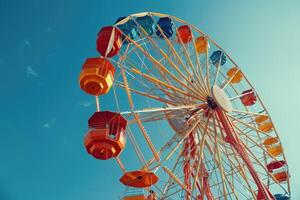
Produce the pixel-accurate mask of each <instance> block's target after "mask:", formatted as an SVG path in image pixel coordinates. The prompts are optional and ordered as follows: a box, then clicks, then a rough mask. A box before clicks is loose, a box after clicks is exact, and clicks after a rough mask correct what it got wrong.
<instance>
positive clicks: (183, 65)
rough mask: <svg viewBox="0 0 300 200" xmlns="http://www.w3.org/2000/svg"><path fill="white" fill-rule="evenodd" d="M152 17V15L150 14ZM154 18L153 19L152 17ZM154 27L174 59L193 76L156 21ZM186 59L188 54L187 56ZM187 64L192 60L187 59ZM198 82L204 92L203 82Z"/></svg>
mask: <svg viewBox="0 0 300 200" xmlns="http://www.w3.org/2000/svg"><path fill="white" fill-rule="evenodd" d="M151 17H152V16H151ZM152 19H153V17H152ZM153 20H154V19H153ZM156 27H157V28H158V30H159V31H160V33H161V35H162V36H163V38H164V40H165V41H166V43H167V44H168V46H169V47H170V49H171V51H172V53H173V55H174V56H175V57H176V59H177V60H178V62H179V64H180V65H181V66H182V67H183V69H184V70H185V72H186V73H187V74H188V76H189V77H193V76H192V74H191V73H190V71H189V70H188V68H187V67H186V65H185V64H184V63H183V60H182V59H181V57H180V56H179V54H178V52H177V51H176V50H175V48H174V46H173V44H172V43H171V41H170V39H169V38H168V37H166V35H165V33H164V31H163V30H162V28H161V27H160V26H159V24H157V23H156ZM188 59H190V58H189V56H188ZM189 64H190V65H191V64H192V62H191V60H189ZM198 83H199V85H198V86H199V89H200V90H201V91H202V92H204V93H205V91H206V90H205V84H204V82H203V83H201V82H198Z"/></svg>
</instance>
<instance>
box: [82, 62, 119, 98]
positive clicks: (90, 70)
mask: <svg viewBox="0 0 300 200" xmlns="http://www.w3.org/2000/svg"><path fill="white" fill-rule="evenodd" d="M115 71H116V70H115V67H114V66H113V65H112V64H111V63H110V62H109V61H108V60H107V59H105V58H88V59H87V60H86V61H85V63H84V65H83V67H82V71H81V73H80V76H79V83H80V88H81V89H82V90H83V91H85V92H86V93H88V94H91V95H95V96H99V95H102V94H106V93H107V92H108V91H109V90H110V88H111V86H112V84H113V81H114V74H115Z"/></svg>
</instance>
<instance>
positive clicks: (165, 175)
mask: <svg viewBox="0 0 300 200" xmlns="http://www.w3.org/2000/svg"><path fill="white" fill-rule="evenodd" d="M97 50H98V52H99V53H100V56H99V57H96V58H88V59H87V60H86V61H85V63H84V64H83V67H82V71H81V73H80V77H79V82H80V87H81V89H82V90H84V91H85V92H86V93H88V94H90V95H93V96H95V99H96V105H97V107H96V109H97V110H96V111H95V113H94V114H93V115H92V116H91V118H90V119H89V120H88V127H89V129H88V132H87V134H86V136H85V139H84V144H85V147H86V150H87V152H88V153H89V154H91V155H92V156H93V157H94V158H96V159H100V160H107V159H115V160H116V164H118V165H119V167H120V171H119V172H116V173H118V174H120V184H123V185H124V187H125V188H126V190H125V191H126V192H125V194H124V195H123V196H122V197H121V198H122V200H179V199H180V200H183V199H184V200H204V199H207V200H212V199H222V200H223V199H225V200H227V199H258V200H265V199H266V200H271V199H274V200H275V199H276V200H287V199H289V198H290V184H289V171H288V165H287V162H286V159H285V155H284V152H283V147H282V145H281V142H280V139H279V137H278V134H277V132H276V129H275V126H274V124H273V122H272V120H271V118H270V115H269V113H268V112H267V110H266V108H265V106H264V105H263V102H262V101H261V99H260V98H259V96H258V95H257V92H256V90H255V89H254V88H253V87H252V85H251V84H250V82H249V81H248V79H247V78H246V76H245V74H244V73H243V72H242V70H241V68H240V67H239V66H238V65H237V64H236V63H235V62H234V61H233V60H232V58H231V57H230V56H229V55H228V53H226V52H225V51H224V50H223V49H222V48H221V47H220V46H219V45H218V44H217V43H216V42H215V41H213V40H212V39H211V38H210V37H209V36H208V35H206V34H205V33H203V32H202V31H201V30H199V29H198V28H196V27H195V26H193V25H191V24H189V23H187V22H185V21H183V20H181V19H179V18H177V17H174V16H170V15H166V14H160V13H153V12H146V13H139V14H133V15H130V16H127V17H121V18H119V19H118V20H117V21H116V22H115V23H114V24H113V25H112V26H106V27H103V28H102V29H101V30H100V31H99V33H98V37H97ZM103 95H108V96H109V97H110V98H107V99H110V100H107V99H106V100H102V99H105V98H104V97H102V96H103ZM112 99H114V100H112ZM100 105H101V106H100ZM100 107H101V108H100ZM104 108H109V110H103V109H104ZM112 181H117V180H112Z"/></svg>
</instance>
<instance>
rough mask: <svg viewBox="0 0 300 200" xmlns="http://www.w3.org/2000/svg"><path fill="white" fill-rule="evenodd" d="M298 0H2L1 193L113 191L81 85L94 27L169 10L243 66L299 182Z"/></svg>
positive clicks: (47, 198)
mask: <svg viewBox="0 0 300 200" xmlns="http://www.w3.org/2000/svg"><path fill="white" fill-rule="evenodd" d="M299 9H300V1H297V0H295V1H279V0H266V1H259V0H252V1H233V0H228V1H221V0H218V1H203V0H191V1H179V0H177V1H175V0H174V1H170V0H169V1H155V0H147V1H146V0H128V1H124V0H123V1H121V0H115V1H113V3H112V1H109V0H101V1H99V0H90V1H75V0H72V1H71V0H64V1H59V0H52V1H43V2H42V1H38V0H28V1H20V0H19V1H13V0H11V1H9V0H0V26H1V31H0V70H1V71H0V72H1V84H0V91H1V98H0V134H1V140H0V159H1V161H0V199H1V200H2V199H3V200H39V199H43V200H52V199H53V200H56V199H64V200H69V199H70V200H71V199H72V200H83V199H84V200H92V199H93V200H95V199H99V200H102V199H112V200H114V199H117V197H118V195H119V194H121V193H122V189H123V187H122V186H121V184H120V183H119V182H118V177H119V175H120V174H115V172H116V171H118V170H119V169H117V165H116V163H115V162H113V161H106V162H99V161H96V160H93V159H91V158H90V157H89V156H87V154H86V152H85V150H84V148H83V144H82V143H83V141H82V139H83V136H84V134H85V131H86V126H87V119H88V118H89V116H90V115H91V113H93V111H94V105H93V104H92V103H91V100H92V98H91V97H89V96H87V95H85V94H84V93H83V92H82V91H80V89H79V88H78V83H77V77H78V73H79V71H80V68H81V64H82V63H83V61H84V60H85V58H87V57H92V56H96V55H97V53H96V50H95V38H96V34H97V32H98V30H99V29H100V28H101V27H102V26H105V25H111V24H113V23H114V22H115V20H116V19H117V18H118V17H120V16H125V15H128V14H132V13H137V12H144V11H156V12H161V13H169V14H171V15H174V16H177V17H179V18H182V19H184V20H186V21H188V22H190V23H192V24H194V25H196V26H197V27H198V28H200V29H201V30H203V31H204V32H205V33H207V34H209V35H210V36H211V37H212V38H213V39H214V40H216V41H217V43H218V44H220V45H221V46H222V47H223V48H224V49H225V50H226V51H227V52H228V53H229V54H230V55H232V57H233V58H234V60H235V61H236V62H237V63H238V64H239V65H240V66H241V68H242V69H243V71H244V73H245V74H247V77H248V79H249V80H250V81H251V82H252V84H253V85H254V87H255V88H256V90H257V91H258V93H259V94H260V97H261V98H262V100H263V101H264V103H265V105H266V107H267V109H268V110H269V112H270V114H271V116H272V119H273V121H274V122H275V124H276V127H277V129H278V132H279V134H280V138H281V140H282V143H283V145H284V148H285V152H286V156H287V159H288V163H289V167H290V173H291V183H292V197H293V198H292V199H299V198H300V192H299V189H298V191H297V186H298V185H299V184H300V159H299V153H298V152H299V150H298V147H299V141H300V134H299V130H300V120H299V116H298V114H299V113H300V105H299V102H300V90H299V85H300V79H299V77H300V64H299V47H300V26H299V25H300V12H299Z"/></svg>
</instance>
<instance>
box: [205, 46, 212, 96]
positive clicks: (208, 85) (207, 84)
mask: <svg viewBox="0 0 300 200" xmlns="http://www.w3.org/2000/svg"><path fill="white" fill-rule="evenodd" d="M205 61H206V75H205V78H204V80H206V86H207V89H208V91H209V95H210V94H211V92H210V88H211V86H210V78H209V76H210V75H209V74H210V64H209V58H208V48H207V49H206V54H205Z"/></svg>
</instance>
